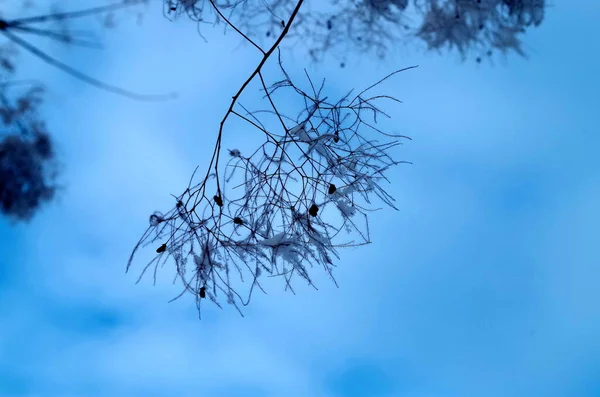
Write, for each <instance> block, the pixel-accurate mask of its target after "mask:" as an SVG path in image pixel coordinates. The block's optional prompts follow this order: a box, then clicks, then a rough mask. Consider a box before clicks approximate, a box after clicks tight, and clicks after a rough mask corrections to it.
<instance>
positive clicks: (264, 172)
mask: <svg viewBox="0 0 600 397" xmlns="http://www.w3.org/2000/svg"><path fill="white" fill-rule="evenodd" d="M211 4H212V5H213V8H214V11H215V12H216V13H217V14H218V15H219V17H220V18H222V19H223V20H225V21H226V23H228V24H229V25H230V26H231V27H232V28H233V29H235V30H236V31H238V28H237V27H235V26H234V25H233V24H232V23H231V22H230V21H229V19H227V17H226V16H225V15H224V14H223V13H222V12H221V10H220V9H219V8H218V6H217V5H216V4H215V3H213V2H212V1H211ZM301 5H302V0H299V1H298V2H297V3H296V5H295V7H294V9H293V10H292V12H291V13H290V15H291V16H290V17H289V18H288V21H287V23H286V22H284V23H283V26H282V28H283V29H282V32H281V34H280V35H279V36H278V38H277V40H276V41H275V43H274V44H273V45H272V46H271V47H270V48H269V49H268V50H265V49H262V47H260V46H259V45H258V44H256V43H255V42H253V41H252V40H251V39H250V38H249V37H248V36H246V35H244V33H242V32H241V31H239V33H240V34H241V35H242V36H243V37H244V38H245V39H246V40H248V41H250V42H251V44H252V45H254V46H255V47H256V48H257V49H258V50H259V51H261V53H262V54H263V58H262V60H261V62H260V63H259V64H258V66H257V67H256V69H255V70H254V72H252V73H251V75H250V77H249V78H248V79H247V80H246V81H245V83H244V84H242V86H241V88H240V90H239V91H238V93H237V94H236V95H234V96H233V100H232V103H231V106H230V107H229V109H228V110H227V112H226V114H225V116H224V118H223V119H222V121H221V123H220V128H219V131H218V134H217V141H216V144H215V149H214V152H213V157H212V159H211V161H210V164H209V166H208V169H207V172H206V174H205V175H204V176H201V177H199V181H197V182H196V181H195V177H194V175H195V174H196V173H194V175H193V176H192V178H191V179H190V183H189V185H188V187H187V188H186V189H185V191H184V192H183V193H182V194H180V195H178V196H176V197H175V199H176V201H175V205H174V208H172V209H171V210H170V211H168V212H167V213H165V214H163V213H160V212H155V213H154V214H153V215H151V216H150V225H149V227H148V229H147V230H146V232H145V233H144V234H143V235H142V237H141V239H140V240H139V241H138V243H137V244H136V246H135V248H134V250H133V252H132V254H131V256H130V259H129V262H128V265H127V269H129V268H130V266H131V264H132V261H133V259H134V257H135V255H136V253H137V251H138V250H139V249H140V248H141V247H144V246H147V245H153V247H155V248H156V255H155V256H154V258H153V259H152V260H151V261H150V262H149V263H147V265H146V266H145V267H144V268H143V270H142V272H141V275H140V277H139V279H138V281H140V280H141V278H142V277H143V275H144V274H146V273H147V272H152V273H153V274H154V278H155V281H156V275H157V272H158V269H159V268H160V267H162V266H163V265H164V264H165V263H166V261H167V260H168V259H169V258H172V259H173V260H174V262H175V269H176V280H180V281H181V282H182V284H183V290H182V292H181V294H179V295H178V296H176V297H175V298H174V299H177V298H179V297H181V296H183V295H184V294H186V293H191V294H192V295H193V296H194V297H195V300H196V304H197V306H198V310H199V311H200V308H201V304H202V302H203V301H204V299H205V298H206V299H209V300H211V301H213V302H214V303H215V304H216V305H217V306H219V307H222V303H223V302H226V303H228V304H231V305H233V306H235V307H236V308H237V310H238V311H239V312H240V313H242V312H241V307H242V306H245V305H247V304H248V303H249V301H250V298H251V296H252V293H253V291H254V289H255V288H259V289H261V290H262V291H263V292H264V289H263V286H262V285H261V280H262V278H261V276H262V275H266V276H271V277H279V278H281V279H283V280H284V282H285V289H286V290H291V291H292V292H293V287H292V280H293V279H294V278H295V277H296V276H299V277H300V278H302V279H304V280H305V281H306V282H307V283H308V284H309V285H311V286H313V287H314V283H313V278H312V277H311V269H312V268H313V267H315V266H320V267H322V268H323V269H324V270H325V272H326V273H327V274H329V276H330V277H331V278H332V279H333V280H334V278H333V273H332V271H333V268H334V262H333V261H334V258H337V256H338V254H337V249H338V248H341V247H350V246H356V245H361V244H366V243H369V242H370V237H369V230H368V217H367V214H368V212H369V211H372V210H374V209H375V208H373V206H372V204H371V199H372V198H373V197H374V196H375V197H378V198H379V199H380V200H381V201H382V202H383V203H385V204H387V205H389V206H391V207H394V204H393V198H392V197H391V196H389V195H388V194H387V193H386V191H385V189H384V188H383V187H382V186H381V183H382V181H384V180H385V173H386V171H387V170H388V169H389V168H390V167H392V166H393V165H396V164H398V163H400V162H398V161H394V160H393V159H392V157H391V156H390V153H389V150H390V149H391V148H393V147H394V146H396V145H398V144H399V141H398V139H401V138H406V137H404V136H401V135H393V134H389V133H386V132H384V131H382V130H380V129H378V128H377V119H378V117H382V116H383V117H386V116H387V114H386V113H385V112H384V111H383V110H382V109H380V108H379V107H378V103H379V102H380V101H383V100H391V101H397V99H395V98H393V97H390V96H386V95H374V94H371V92H372V91H373V90H374V89H375V88H376V87H378V86H379V85H380V84H381V83H382V82H384V81H385V80H387V79H388V78H390V77H391V76H393V75H395V74H397V73H399V72H400V71H401V70H398V71H396V72H394V73H392V74H390V75H388V76H386V77H385V78H383V79H381V80H380V81H379V82H377V83H375V84H373V85H372V86H370V87H368V88H367V89H365V90H363V91H361V92H360V93H359V94H357V95H354V96H351V93H349V94H347V95H345V96H343V97H342V98H340V99H339V100H337V101H330V100H328V98H327V97H326V96H324V84H325V81H323V82H322V83H321V84H320V85H319V86H316V85H315V84H314V83H313V81H312V80H311V79H310V77H309V76H308V74H306V77H307V80H308V83H309V85H310V89H309V90H303V89H302V88H301V87H299V86H298V85H297V84H295V83H294V82H293V81H292V79H291V78H290V76H289V75H288V74H287V73H286V71H285V69H284V67H283V65H282V62H281V54H280V53H279V62H278V65H279V67H280V70H281V73H282V79H281V80H278V81H276V82H274V83H272V84H270V85H268V84H267V83H266V79H265V77H264V75H263V71H262V68H263V66H264V65H265V63H266V62H267V60H268V59H269V57H270V56H271V55H272V54H273V53H274V52H275V51H276V50H277V49H278V47H279V45H280V43H281V41H282V39H283V38H284V36H285V35H286V34H287V32H288V31H289V28H290V26H291V25H292V23H293V21H294V18H295V17H296V16H297V15H298V11H299V10H300V6H301ZM403 70H406V69H403ZM255 79H256V80H257V81H259V84H260V86H261V90H262V92H263V93H264V97H263V101H264V103H265V105H266V107H267V108H266V109H264V107H263V108H262V109H258V110H254V111H250V110H248V109H246V108H245V107H243V106H242V105H240V104H238V103H237V101H238V99H239V97H240V95H241V94H242V93H243V92H244V90H245V88H246V87H247V86H248V84H249V83H250V82H251V81H253V80H255ZM281 95H292V96H293V97H295V99H294V100H293V101H292V102H293V103H299V104H301V106H302V107H301V109H297V110H296V111H297V115H296V116H295V117H290V116H289V114H286V113H285V112H284V111H283V110H282V109H280V106H279V105H278V103H280V102H281V101H280V99H281V98H280V96H281ZM230 117H231V118H237V119H238V120H240V121H242V122H243V123H246V124H247V125H248V126H249V127H251V128H252V129H254V130H255V131H256V132H257V133H258V134H261V135H262V136H263V137H264V142H263V143H262V144H260V145H259V146H258V147H257V148H255V150H253V151H252V152H249V153H246V152H244V151H242V150H240V149H237V148H236V149H230V150H228V152H227V153H225V152H224V151H223V150H222V139H223V134H224V126H225V124H226V122H227V120H228V119H229V118H230ZM267 118H269V120H267ZM273 121H274V124H273ZM267 125H269V126H268V127H267ZM369 131H370V132H371V133H373V132H374V133H377V134H379V135H380V137H383V138H385V139H386V140H387V142H379V141H377V140H374V139H370V138H368V136H369ZM225 158H228V160H227V162H226V163H225V164H224V165H222V164H223V161H225V160H224V159H225ZM222 159H223V161H221V160H222ZM347 234H350V238H349V239H347V240H344V239H343V238H344V237H343V236H344V235H347ZM263 277H264V276H263ZM334 281H335V280H334ZM241 283H245V284H246V285H249V290H248V293H247V295H246V294H243V295H242V294H241V293H239V292H238V286H239V285H240V284H241Z"/></svg>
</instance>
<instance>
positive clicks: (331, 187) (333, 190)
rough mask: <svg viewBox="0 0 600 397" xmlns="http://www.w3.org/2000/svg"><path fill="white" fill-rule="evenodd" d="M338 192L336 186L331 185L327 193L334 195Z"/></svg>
mask: <svg viewBox="0 0 600 397" xmlns="http://www.w3.org/2000/svg"><path fill="white" fill-rule="evenodd" d="M336 190H337V188H336V187H335V185H334V184H333V183H330V184H329V190H328V191H327V193H329V194H333V193H335V191H336Z"/></svg>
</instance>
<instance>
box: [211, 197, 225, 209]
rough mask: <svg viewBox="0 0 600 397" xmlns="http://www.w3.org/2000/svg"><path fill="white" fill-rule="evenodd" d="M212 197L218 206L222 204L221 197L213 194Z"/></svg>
mask: <svg viewBox="0 0 600 397" xmlns="http://www.w3.org/2000/svg"><path fill="white" fill-rule="evenodd" d="M213 199H214V200H215V204H217V205H218V206H219V207H222V206H223V199H222V198H221V197H220V196H218V195H216V194H215V197H213Z"/></svg>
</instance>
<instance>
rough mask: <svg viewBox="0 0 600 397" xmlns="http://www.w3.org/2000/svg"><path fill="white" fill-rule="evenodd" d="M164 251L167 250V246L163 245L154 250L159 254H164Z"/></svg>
mask: <svg viewBox="0 0 600 397" xmlns="http://www.w3.org/2000/svg"><path fill="white" fill-rule="evenodd" d="M166 250H167V244H163V245H161V246H160V247H158V248H157V249H156V252H158V253H159V254H160V253H162V252H165V251H166Z"/></svg>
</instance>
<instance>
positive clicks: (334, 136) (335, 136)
mask: <svg viewBox="0 0 600 397" xmlns="http://www.w3.org/2000/svg"><path fill="white" fill-rule="evenodd" d="M342 67H343V66H342ZM333 141H334V142H335V143H338V142H339V141H340V134H339V133H337V132H336V133H335V134H333Z"/></svg>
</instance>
